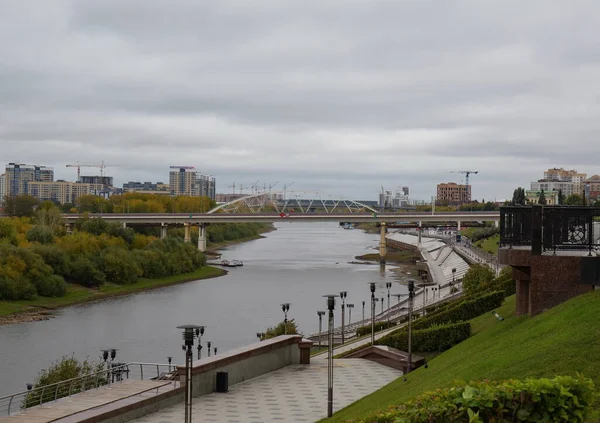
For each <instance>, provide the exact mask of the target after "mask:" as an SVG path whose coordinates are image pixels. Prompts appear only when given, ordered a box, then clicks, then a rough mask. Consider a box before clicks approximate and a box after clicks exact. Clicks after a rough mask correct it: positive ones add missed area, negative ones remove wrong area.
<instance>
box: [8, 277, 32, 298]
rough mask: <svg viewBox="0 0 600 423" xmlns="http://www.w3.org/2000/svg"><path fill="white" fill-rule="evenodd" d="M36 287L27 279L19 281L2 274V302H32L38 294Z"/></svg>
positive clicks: (23, 278)
mask: <svg viewBox="0 0 600 423" xmlns="http://www.w3.org/2000/svg"><path fill="white" fill-rule="evenodd" d="M36 292H37V291H36V289H35V286H33V284H32V283H31V282H30V281H29V280H28V279H27V278H25V277H23V276H21V277H18V278H17V279H13V278H9V277H7V276H6V275H2V274H0V300H32V299H34V298H35V294H36Z"/></svg>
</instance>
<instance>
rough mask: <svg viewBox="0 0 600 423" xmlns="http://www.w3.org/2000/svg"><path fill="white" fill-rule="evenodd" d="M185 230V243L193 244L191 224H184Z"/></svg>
mask: <svg viewBox="0 0 600 423" xmlns="http://www.w3.org/2000/svg"><path fill="white" fill-rule="evenodd" d="M183 229H184V231H185V232H184V236H183V242H185V243H188V244H189V243H190V242H192V236H191V235H190V224H189V223H184V224H183Z"/></svg>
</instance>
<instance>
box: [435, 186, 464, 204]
mask: <svg viewBox="0 0 600 423" xmlns="http://www.w3.org/2000/svg"><path fill="white" fill-rule="evenodd" d="M437 201H447V202H448V203H449V204H463V203H470V202H471V185H461V184H457V183H455V182H448V183H445V184H444V183H442V184H438V185H437Z"/></svg>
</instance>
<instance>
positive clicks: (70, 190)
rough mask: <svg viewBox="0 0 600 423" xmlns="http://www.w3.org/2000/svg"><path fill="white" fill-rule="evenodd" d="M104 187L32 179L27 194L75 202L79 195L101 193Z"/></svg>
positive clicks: (43, 198) (46, 199)
mask: <svg viewBox="0 0 600 423" xmlns="http://www.w3.org/2000/svg"><path fill="white" fill-rule="evenodd" d="M103 189H104V186H103V185H102V184H82V183H78V182H67V181H56V182H44V181H30V182H28V183H27V194H29V195H31V196H33V197H36V198H38V199H39V200H40V201H52V202H53V203H56V204H65V203H72V204H73V203H75V200H77V199H78V198H79V197H81V196H83V195H90V194H92V195H99V193H100V192H102V191H103Z"/></svg>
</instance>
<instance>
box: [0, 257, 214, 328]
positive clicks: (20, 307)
mask: <svg viewBox="0 0 600 423" xmlns="http://www.w3.org/2000/svg"><path fill="white" fill-rule="evenodd" d="M225 273H226V272H225V271H224V270H222V269H218V268H216V267H211V266H204V267H202V268H201V269H198V270H196V271H195V272H191V273H185V274H182V275H176V276H169V277H166V278H161V279H139V280H138V281H137V282H136V283H134V284H132V285H116V284H105V285H103V286H101V287H100V288H99V289H91V288H85V287H83V286H81V285H75V284H69V285H68V289H67V295H65V296H64V297H58V298H48V297H38V298H36V299H34V300H27V301H0V316H6V315H8V314H13V313H19V312H23V311H27V310H30V309H35V308H48V309H52V308H58V307H64V306H68V305H72V304H77V303H82V302H85V301H92V300H97V299H100V298H106V297H113V296H116V295H124V294H131V293H134V292H139V291H145V290H148V289H153V288H159V287H162V286H167V285H173V284H177V283H182V282H188V281H193V280H198V279H207V278H214V277H217V276H221V275H224V274H225Z"/></svg>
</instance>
